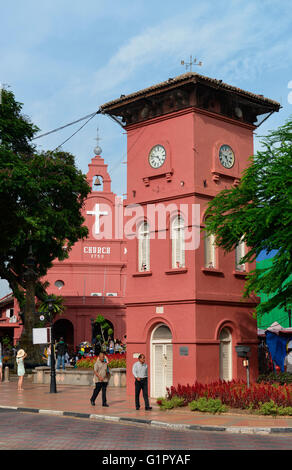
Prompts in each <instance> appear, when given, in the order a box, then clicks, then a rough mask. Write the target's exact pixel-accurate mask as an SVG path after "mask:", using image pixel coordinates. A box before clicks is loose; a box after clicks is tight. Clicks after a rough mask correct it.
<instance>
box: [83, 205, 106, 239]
mask: <svg viewBox="0 0 292 470" xmlns="http://www.w3.org/2000/svg"><path fill="white" fill-rule="evenodd" d="M86 213H87V214H88V215H95V223H94V232H95V235H98V234H99V229H100V224H99V217H100V216H101V215H108V212H101V211H100V210H99V204H95V206H94V210H93V211H87V212H86Z"/></svg>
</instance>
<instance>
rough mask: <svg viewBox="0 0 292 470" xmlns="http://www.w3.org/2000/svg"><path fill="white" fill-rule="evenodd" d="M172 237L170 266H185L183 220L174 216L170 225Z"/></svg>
mask: <svg viewBox="0 0 292 470" xmlns="http://www.w3.org/2000/svg"><path fill="white" fill-rule="evenodd" d="M171 238H172V268H183V267H185V233H184V220H183V219H182V217H180V216H178V217H176V218H175V219H174V220H173V222H172V226H171Z"/></svg>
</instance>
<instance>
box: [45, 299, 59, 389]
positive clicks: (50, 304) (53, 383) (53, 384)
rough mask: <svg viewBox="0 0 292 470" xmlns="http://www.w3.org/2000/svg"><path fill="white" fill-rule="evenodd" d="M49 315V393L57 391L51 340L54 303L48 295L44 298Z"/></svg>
mask: <svg viewBox="0 0 292 470" xmlns="http://www.w3.org/2000/svg"><path fill="white" fill-rule="evenodd" d="M45 302H46V304H47V308H48V312H49V315H50V323H51V383H50V393H57V387H56V367H55V366H56V361H55V351H54V342H53V312H54V303H55V299H54V298H53V297H49V298H48V299H47V300H45Z"/></svg>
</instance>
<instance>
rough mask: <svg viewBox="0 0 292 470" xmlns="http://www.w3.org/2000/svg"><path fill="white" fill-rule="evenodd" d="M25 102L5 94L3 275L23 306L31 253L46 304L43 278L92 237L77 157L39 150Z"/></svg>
mask: <svg viewBox="0 0 292 470" xmlns="http://www.w3.org/2000/svg"><path fill="white" fill-rule="evenodd" d="M21 109H22V104H21V103H17V102H16V101H15V97H14V95H13V93H12V92H11V91H7V90H3V91H2V104H1V105H0V137H1V140H2V143H1V145H0V213H1V230H0V277H1V278H2V279H6V280H7V281H8V282H9V284H10V287H11V289H12V291H13V293H14V295H15V296H16V298H17V299H18V301H19V303H20V305H21V306H22V305H23V303H24V298H25V293H24V291H25V288H26V281H25V271H26V260H27V257H28V253H29V249H30V247H31V248H32V252H33V255H34V257H35V260H36V264H35V267H34V271H35V274H36V278H37V281H36V295H37V297H38V298H39V299H40V300H44V298H45V295H46V292H45V287H46V286H45V285H43V284H42V281H41V279H42V277H43V276H45V275H46V273H47V270H48V269H49V268H50V267H51V266H52V263H53V261H54V259H58V260H63V259H65V258H66V257H68V253H69V251H70V249H71V247H72V246H73V244H74V243H76V242H77V241H78V240H79V239H81V238H84V237H86V236H87V232H88V231H87V228H86V227H85V226H84V225H83V223H84V218H83V217H82V214H81V209H82V206H83V203H84V200H85V199H86V197H87V195H88V193H89V192H90V187H89V186H88V183H87V181H86V176H85V175H83V174H82V173H81V171H79V170H78V169H77V168H76V166H75V162H74V157H73V155H71V154H69V153H66V152H51V151H46V152H37V151H36V149H35V147H34V146H33V145H32V144H31V139H32V137H33V136H34V135H35V133H36V132H37V130H38V128H37V127H36V126H34V125H33V124H32V123H30V121H29V119H28V118H26V117H25V116H23V115H21Z"/></svg>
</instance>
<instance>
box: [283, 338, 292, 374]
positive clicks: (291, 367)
mask: <svg viewBox="0 0 292 470" xmlns="http://www.w3.org/2000/svg"><path fill="white" fill-rule="evenodd" d="M284 368H285V372H288V373H289V374H292V341H289V343H288V351H287V356H286V357H285V360H284Z"/></svg>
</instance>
